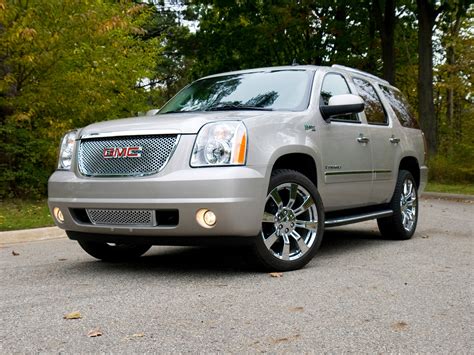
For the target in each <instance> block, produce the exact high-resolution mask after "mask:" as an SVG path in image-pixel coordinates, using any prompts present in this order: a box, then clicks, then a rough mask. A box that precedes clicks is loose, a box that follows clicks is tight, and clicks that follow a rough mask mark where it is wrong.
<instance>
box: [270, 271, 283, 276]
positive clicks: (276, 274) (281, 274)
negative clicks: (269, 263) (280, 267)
mask: <svg viewBox="0 0 474 355" xmlns="http://www.w3.org/2000/svg"><path fill="white" fill-rule="evenodd" d="M270 276H271V277H282V276H283V273H282V272H271V273H270Z"/></svg>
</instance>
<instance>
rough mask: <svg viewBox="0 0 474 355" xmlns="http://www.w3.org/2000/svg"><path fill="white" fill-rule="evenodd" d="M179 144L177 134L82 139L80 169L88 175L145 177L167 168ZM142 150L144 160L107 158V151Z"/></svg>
mask: <svg viewBox="0 0 474 355" xmlns="http://www.w3.org/2000/svg"><path fill="white" fill-rule="evenodd" d="M177 141H178V136H177V135H159V136H133V137H108V138H91V139H85V140H81V142H80V144H79V152H78V166H79V171H80V172H81V174H83V175H86V176H143V175H150V174H155V173H157V172H159V171H160V170H161V169H163V168H164V166H165V165H166V163H167V161H168V160H169V158H170V157H171V154H172V153H173V150H174V147H175V146H176V144H177ZM126 147H140V148H141V156H140V157H115V158H108V159H107V158H104V151H105V150H110V149H115V148H120V149H123V148H126Z"/></svg>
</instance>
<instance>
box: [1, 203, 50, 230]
mask: <svg viewBox="0 0 474 355" xmlns="http://www.w3.org/2000/svg"><path fill="white" fill-rule="evenodd" d="M52 225H54V222H53V218H52V217H51V215H50V214H49V209H48V205H47V203H46V200H40V201H25V200H7V201H2V202H0V231H9V230H17V229H29V228H39V227H48V226H52Z"/></svg>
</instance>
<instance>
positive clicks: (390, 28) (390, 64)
mask: <svg viewBox="0 0 474 355" xmlns="http://www.w3.org/2000/svg"><path fill="white" fill-rule="evenodd" d="M373 11H374V13H373V16H374V19H375V23H376V24H377V27H378V30H379V32H380V39H381V42H382V60H383V78H384V79H385V80H387V81H388V82H389V83H391V84H395V0H374V2H373Z"/></svg>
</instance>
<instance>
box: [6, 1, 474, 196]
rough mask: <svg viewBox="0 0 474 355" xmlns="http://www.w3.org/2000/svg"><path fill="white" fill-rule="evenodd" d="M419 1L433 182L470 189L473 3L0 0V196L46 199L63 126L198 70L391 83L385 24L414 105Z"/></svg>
mask: <svg viewBox="0 0 474 355" xmlns="http://www.w3.org/2000/svg"><path fill="white" fill-rule="evenodd" d="M421 3H423V4H429V5H430V6H431V7H432V8H435V9H436V14H431V15H436V16H435V19H436V22H435V34H436V37H437V38H439V39H440V40H439V43H438V42H436V43H437V46H435V49H436V50H437V52H436V55H435V77H434V93H435V95H434V96H435V99H434V104H435V109H436V120H434V122H435V123H436V125H437V126H438V128H437V132H436V133H437V141H439V146H438V151H439V153H438V156H434V157H432V158H431V160H430V167H431V173H430V174H431V175H430V176H431V177H432V178H435V179H438V180H441V181H449V182H451V181H466V182H472V181H473V173H472V167H471V165H472V164H470V163H471V162H472V161H474V147H473V142H474V127H473V125H474V123H473V121H472V119H471V118H472V117H473V116H474V115H473V106H474V105H473V101H474V99H473V94H472V82H473V81H472V68H473V67H474V65H473V64H474V63H473V61H474V59H473V53H474V51H473V50H472V48H473V45H474V43H473V33H472V28H474V23H473V6H472V4H471V3H472V0H453V1H446V0H443V1H438V2H433V1H428V0H419V1H415V0H398V1H396V2H395V6H394V9H393V8H392V6H391V5H393V2H391V1H390V2H388V1H385V0H362V1H355V0H346V1H330V0H321V1H313V0H298V1H290V0H276V1H263V0H244V1H235V2H229V1H223V0H194V1H192V2H187V1H186V2H185V1H179V0H178V1H176V0H173V1H169V0H149V1H146V2H142V1H139V0H135V1H133V0H122V1H106V0H88V1H76V0H48V1H43V0H0V77H1V81H0V120H1V127H0V135H1V138H2V141H1V143H0V144H1V147H0V148H1V155H0V167H1V172H0V178H1V181H2V184H3V185H2V189H1V192H0V198H1V197H5V196H10V197H14V196H23V197H29V198H31V197H38V196H43V195H44V194H45V193H46V181H47V178H48V176H49V175H50V173H51V172H52V171H53V170H54V168H55V164H56V155H57V146H58V143H59V139H60V137H61V135H62V134H63V133H64V132H65V131H67V130H69V129H72V128H76V127H82V126H85V125H87V124H89V123H92V122H96V121H101V120H107V119H113V118H118V117H126V116H131V115H134V114H136V113H137V112H143V111H145V110H147V109H148V108H152V107H159V106H161V105H162V104H163V103H164V102H166V101H167V100H168V99H169V98H170V97H171V96H172V95H173V94H174V93H176V91H177V90H178V89H179V88H181V87H182V86H183V85H184V84H185V83H187V82H189V81H190V80H192V79H196V78H197V77H200V76H203V75H208V74H212V73H216V72H222V71H229V70H237V69H245V68H251V67H261V66H274V65H288V64H291V63H292V62H293V61H294V60H295V61H296V62H298V63H300V64H316V65H331V64H332V63H338V64H343V65H348V66H352V67H356V68H360V69H362V70H366V71H369V72H371V73H373V74H376V75H382V73H383V74H384V75H386V76H387V72H386V71H387V67H386V63H384V61H383V60H382V59H381V58H387V57H386V54H387V48H386V47H387V43H389V42H390V41H388V42H387V41H385V44H384V43H383V42H382V38H383V36H384V35H385V36H387V33H386V32H385V33H382V32H383V31H387V26H385V28H384V27H383V23H384V19H387V18H392V15H395V31H394V33H393V35H394V41H393V42H394V46H395V48H393V53H394V57H395V66H394V67H393V69H394V70H395V73H393V74H394V76H393V77H394V78H395V85H396V86H398V87H399V88H400V89H401V90H402V91H403V92H405V93H406V94H407V96H408V99H409V101H410V103H411V104H412V106H414V107H415V108H416V107H418V106H419V96H420V95H419V92H418V91H417V84H418V78H417V72H418V70H419V67H420V66H419V65H418V63H419V56H418V54H417V53H418V44H419V43H418V35H419V22H418V21H417V18H418V15H419V11H420V10H419V7H418V5H419V4H421ZM387 4H389V6H387ZM390 4H391V5H390ZM383 9H385V10H384V11H385V12H384V14H383V15H382V14H381V13H380V12H381V11H382V10H383ZM393 10H394V13H393ZM387 11H388V12H387ZM387 16H388V17H387ZM187 21H194V24H195V26H192V27H193V29H192V30H190V28H189V27H188V26H187V24H188V23H189V22H187ZM382 47H384V48H385V49H382ZM388 49H389V50H388V53H391V49H390V48H388ZM384 53H385V54H384ZM389 67H390V68H391V66H389ZM389 74H390V75H388V76H390V77H392V76H391V73H389ZM422 118H423V117H422Z"/></svg>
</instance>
